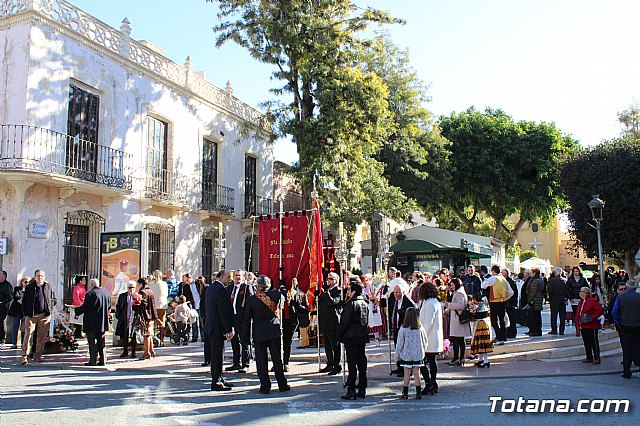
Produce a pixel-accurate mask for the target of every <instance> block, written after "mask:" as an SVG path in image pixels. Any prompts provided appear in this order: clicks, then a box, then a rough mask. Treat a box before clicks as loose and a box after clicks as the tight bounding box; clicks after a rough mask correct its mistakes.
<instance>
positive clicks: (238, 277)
mask: <svg viewBox="0 0 640 426" xmlns="http://www.w3.org/2000/svg"><path fill="white" fill-rule="evenodd" d="M244 276H245V273H244V271H243V270H242V269H236V270H235V271H233V284H232V285H229V286H227V292H228V293H229V299H230V300H231V306H232V308H233V328H234V330H235V334H234V336H233V338H232V339H231V348H232V349H233V365H232V366H230V367H227V368H226V369H225V370H226V371H236V370H237V371H239V372H240V373H244V372H245V371H246V369H247V368H249V359H250V358H251V352H250V349H249V343H250V339H251V331H250V329H247V330H246V332H243V331H242V321H243V320H244V312H245V309H246V305H247V300H249V298H250V297H251V296H252V295H253V286H251V285H248V284H247V283H246V282H245V279H244ZM241 361H242V364H241V363H240V362H241Z"/></svg>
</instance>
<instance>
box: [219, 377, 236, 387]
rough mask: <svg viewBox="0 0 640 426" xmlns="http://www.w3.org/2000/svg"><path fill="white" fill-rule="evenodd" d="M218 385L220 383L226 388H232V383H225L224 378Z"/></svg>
mask: <svg viewBox="0 0 640 426" xmlns="http://www.w3.org/2000/svg"><path fill="white" fill-rule="evenodd" d="M220 383H222V384H223V385H225V386H226V387H228V388H232V387H233V383H231V382H228V381H226V380H225V379H224V377H222V378H220Z"/></svg>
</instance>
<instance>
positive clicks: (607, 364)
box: [0, 339, 622, 380]
mask: <svg viewBox="0 0 640 426" xmlns="http://www.w3.org/2000/svg"><path fill="white" fill-rule="evenodd" d="M79 343H80V348H79V349H78V350H77V351H76V352H66V353H60V354H50V355H45V356H44V358H45V362H43V363H37V362H30V363H29V364H28V365H27V366H21V365H20V359H21V357H20V349H11V348H10V346H9V345H3V346H2V347H0V369H12V370H15V369H24V370H28V369H35V368H48V369H51V368H53V369H61V370H64V369H69V368H92V369H104V370H107V371H130V372H136V373H144V372H151V371H153V372H167V373H176V372H179V373H182V374H188V375H205V376H206V375H208V374H209V367H202V366H201V365H200V364H201V363H202V361H203V346H202V345H203V343H202V342H197V343H189V345H188V346H175V345H173V344H171V343H169V342H168V341H167V342H166V343H165V344H166V346H165V347H162V348H156V352H157V354H158V356H157V357H156V358H152V359H149V360H145V361H138V360H137V359H132V358H124V359H123V358H119V355H120V354H121V353H122V349H121V348H116V347H111V346H109V347H108V348H107V365H106V366H105V367H85V366H83V365H82V364H83V363H84V362H86V361H87V360H88V358H87V355H88V349H87V344H86V340H84V339H81V340H80V342H79ZM297 343H298V341H297V340H294V342H293V350H292V352H293V354H292V358H291V363H290V364H289V367H290V369H289V373H288V374H289V375H297V376H302V377H316V378H317V377H321V376H323V374H320V373H318V362H317V359H318V358H317V349H315V348H309V349H302V350H301V349H296V346H297ZM225 349H226V351H225V366H229V365H231V355H232V354H231V346H230V344H227V345H226V348H225ZM367 353H368V357H369V359H370V362H369V368H368V375H369V378H370V379H372V380H387V379H391V380H395V378H392V377H391V376H390V375H389V371H390V369H389V362H388V347H387V345H386V341H383V342H382V344H381V346H380V347H376V345H375V343H371V344H369V345H368V347H367ZM385 354H386V357H385V356H384V355H385ZM138 355H141V353H140V354H138ZM321 359H322V362H323V363H324V360H325V357H324V350H321ZM490 359H491V358H490ZM447 361H448V360H439V361H438V370H439V371H438V376H439V378H440V379H443V380H447V379H449V380H465V379H501V378H519V377H542V376H544V377H549V376H575V375H583V374H586V375H594V374H616V373H618V374H620V373H622V366H621V365H620V357H617V356H616V357H609V358H603V359H602V364H600V365H592V364H583V363H582V362H580V361H566V362H554V363H549V362H544V361H540V360H532V361H514V362H492V363H491V367H490V368H489V369H486V368H477V367H475V366H474V365H473V364H472V362H471V361H468V362H467V364H466V365H465V366H464V367H460V366H449V365H447ZM322 366H324V364H322ZM246 374H251V375H253V374H255V363H252V365H251V367H250V368H249V370H248V371H247V373H246ZM246 374H243V373H230V376H245V375H246Z"/></svg>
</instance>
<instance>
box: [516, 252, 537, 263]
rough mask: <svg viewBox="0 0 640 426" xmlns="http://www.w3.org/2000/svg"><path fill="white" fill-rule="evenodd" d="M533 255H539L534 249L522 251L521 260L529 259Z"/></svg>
mask: <svg viewBox="0 0 640 426" xmlns="http://www.w3.org/2000/svg"><path fill="white" fill-rule="evenodd" d="M532 257H538V254H537V253H536V252H535V251H533V250H525V251H523V252H522V253H520V262H524V261H525V260H529V259H531V258H532Z"/></svg>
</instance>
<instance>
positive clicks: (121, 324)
mask: <svg viewBox="0 0 640 426" xmlns="http://www.w3.org/2000/svg"><path fill="white" fill-rule="evenodd" d="M134 291H136V282H135V281H133V280H130V281H129V282H128V283H127V292H126V293H122V294H120V295H119V296H118V302H117V303H116V318H117V319H118V323H117V325H116V336H120V340H121V341H122V342H123V344H122V346H123V348H124V351H123V352H122V354H121V355H120V358H126V357H127V356H129V345H131V357H132V358H135V357H136V338H135V337H133V338H131V320H132V319H133V292H134Z"/></svg>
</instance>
